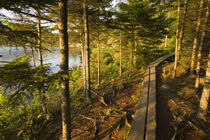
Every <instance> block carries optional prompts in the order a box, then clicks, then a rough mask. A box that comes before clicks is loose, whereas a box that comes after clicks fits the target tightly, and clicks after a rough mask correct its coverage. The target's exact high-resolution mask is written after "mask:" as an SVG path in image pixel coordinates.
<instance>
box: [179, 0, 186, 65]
mask: <svg viewBox="0 0 210 140" xmlns="http://www.w3.org/2000/svg"><path fill="white" fill-rule="evenodd" d="M187 5H188V0H185V1H184V12H183V20H182V24H181V29H180V34H179V44H178V51H177V61H179V57H180V51H181V48H182V44H183V38H184V32H185V22H186V16H187ZM177 63H178V62H177Z"/></svg>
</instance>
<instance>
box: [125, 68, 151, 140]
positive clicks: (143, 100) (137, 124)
mask: <svg viewBox="0 0 210 140" xmlns="http://www.w3.org/2000/svg"><path fill="white" fill-rule="evenodd" d="M148 86H149V68H148V69H147V70H146V74H145V77H144V85H143V87H142V91H141V94H140V98H139V101H138V104H137V106H136V112H135V116H134V119H133V122H132V124H131V130H130V134H129V136H128V140H144V138H145V127H146V126H145V125H146V114H147V99H148Z"/></svg>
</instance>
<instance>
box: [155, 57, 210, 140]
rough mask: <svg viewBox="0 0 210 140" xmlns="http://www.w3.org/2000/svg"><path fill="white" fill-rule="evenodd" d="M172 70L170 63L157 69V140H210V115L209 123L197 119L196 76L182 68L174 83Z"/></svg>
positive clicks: (198, 96) (178, 71)
mask: <svg viewBox="0 0 210 140" xmlns="http://www.w3.org/2000/svg"><path fill="white" fill-rule="evenodd" d="M172 70H173V63H171V62H170V60H169V61H167V62H165V63H163V64H162V65H160V66H159V67H158V72H157V87H158V88H157V140H171V139H181V140H208V139H210V120H209V114H210V112H208V115H207V121H206V122H199V121H198V120H197V119H196V113H197V111H198V105H199V100H200V94H196V93H195V91H194V84H195V75H193V74H189V72H188V71H187V68H186V67H184V66H181V65H180V66H179V67H178V69H177V78H175V79H172V74H173V71H172ZM201 80H202V79H201ZM201 83H202V82H201Z"/></svg>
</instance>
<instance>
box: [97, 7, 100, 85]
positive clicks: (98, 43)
mask: <svg viewBox="0 0 210 140" xmlns="http://www.w3.org/2000/svg"><path fill="white" fill-rule="evenodd" d="M97 26H98V27H97V50H98V85H100V38H99V37H100V31H99V6H98V25H97Z"/></svg>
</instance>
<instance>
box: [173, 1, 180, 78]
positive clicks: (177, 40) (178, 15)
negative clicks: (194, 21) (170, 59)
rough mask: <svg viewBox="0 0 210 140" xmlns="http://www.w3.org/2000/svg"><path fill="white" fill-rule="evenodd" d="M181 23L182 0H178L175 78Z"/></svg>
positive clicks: (174, 75)
mask: <svg viewBox="0 0 210 140" xmlns="http://www.w3.org/2000/svg"><path fill="white" fill-rule="evenodd" d="M179 23H180V0H178V9H177V29H176V47H175V61H174V73H173V78H175V77H176V69H177V64H178V44H179Z"/></svg>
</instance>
